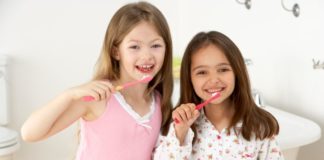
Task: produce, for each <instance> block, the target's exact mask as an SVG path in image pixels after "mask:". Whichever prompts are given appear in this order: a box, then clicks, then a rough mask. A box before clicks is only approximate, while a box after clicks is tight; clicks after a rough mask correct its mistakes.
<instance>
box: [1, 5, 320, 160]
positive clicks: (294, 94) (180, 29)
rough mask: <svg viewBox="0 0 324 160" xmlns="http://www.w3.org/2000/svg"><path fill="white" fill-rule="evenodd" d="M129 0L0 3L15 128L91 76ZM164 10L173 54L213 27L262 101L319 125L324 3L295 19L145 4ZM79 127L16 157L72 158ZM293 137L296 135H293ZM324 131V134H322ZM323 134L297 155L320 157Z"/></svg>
mask: <svg viewBox="0 0 324 160" xmlns="http://www.w3.org/2000/svg"><path fill="white" fill-rule="evenodd" d="M127 2H129V1H126V0H118V1H117V0H115V1H102V0H93V1H91V2H90V1H85V0H70V1H63V0H57V1H50V0H1V1H0V54H6V55H9V56H10V58H11V64H10V68H9V71H10V75H9V78H10V82H9V85H10V86H9V91H10V93H9V94H10V106H11V111H12V112H11V123H10V124H9V125H8V127H10V128H13V129H15V130H19V129H20V127H21V125H22V123H23V121H24V120H25V119H26V118H27V117H28V116H29V115H30V114H31V112H32V111H33V110H35V109H37V108H38V107H40V106H41V105H43V104H44V103H46V102H47V101H48V100H50V99H51V98H53V97H54V96H55V95H57V94H59V93H60V92H61V91H63V90H64V89H66V88H68V87H72V86H74V85H77V84H80V83H83V82H86V81H87V80H89V79H90V78H91V75H92V71H93V66H94V64H95V62H96V59H97V57H98V55H99V51H100V48H101V44H102V40H103V37H104V33H105V30H106V27H107V24H108V21H109V20H110V18H111V16H112V14H113V13H114V12H115V11H116V10H117V9H118V8H119V7H120V6H121V5H123V4H125V3H127ZM150 2H152V3H153V4H155V5H156V6H158V8H160V10H161V11H162V12H163V13H164V14H165V16H166V18H167V20H168V22H169V24H170V27H171V31H172V35H173V41H174V53H175V55H176V56H179V57H180V56H181V55H182V53H183V50H184V48H185V45H186V44H187V43H188V41H189V39H190V38H191V37H192V36H193V35H194V34H195V33H197V32H198V31H208V30H218V31H221V32H223V33H225V34H227V35H228V36H229V37H231V38H232V39H233V40H234V41H235V42H236V44H237V45H238V46H239V48H240V49H241V51H242V53H243V54H244V56H245V57H246V58H250V59H252V61H253V65H251V66H249V71H250V76H251V80H252V85H253V87H254V88H257V89H258V90H260V91H261V92H262V94H263V96H264V98H265V102H266V103H267V104H269V105H272V106H274V107H277V108H280V109H282V110H286V111H289V112H292V113H295V114H297V115H300V116H303V117H306V118H308V119H311V120H313V121H315V122H316V123H318V124H319V125H320V126H321V128H322V129H323V127H324V118H323V117H324V116H323V113H324V106H323V105H324V99H323V98H322V97H323V95H324V85H323V81H324V70H323V69H322V70H314V69H313V66H312V59H313V58H315V59H317V60H321V61H322V62H323V61H324V45H323V44H322V43H323V42H324V31H323V29H321V28H324V11H323V10H322V8H323V7H324V2H323V1H321V0H310V1H297V0H296V1H293V0H286V1H285V3H286V4H287V6H288V7H290V6H292V5H293V3H294V2H298V3H299V5H300V7H301V14H300V17H298V18H295V17H294V16H293V15H292V14H291V13H289V12H287V11H285V10H284V9H283V8H282V7H281V5H280V3H281V2H280V0H276V1H267V0H259V1H252V8H251V9H250V10H247V9H246V8H245V7H244V6H243V5H240V4H238V3H237V2H236V1H235V0H232V1H225V0H223V1H221V0H218V1H217V0H216V1H212V0H205V1H201V2H198V1H194V0H189V1H184V0H179V1H158V0H156V1H150ZM76 130H77V125H74V126H73V127H71V128H69V129H67V130H65V131H63V132H61V133H60V134H58V135H56V136H53V137H52V138H50V139H48V140H46V141H43V142H39V143H25V142H22V146H21V149H20V150H19V152H18V153H17V156H16V159H17V160H35V159H47V160H54V159H55V160H56V159H62V160H65V159H71V158H72V157H73V155H74V150H75V145H76V143H77V142H76V135H75V133H76ZM292 134H293V133H292ZM322 136H323V135H322ZM323 147H324V139H323V138H322V139H320V140H319V141H318V142H316V143H313V144H310V145H307V146H304V147H302V149H301V152H300V158H299V159H300V160H306V159H309V158H311V159H312V160H319V159H321V158H320V157H321V149H322V148H323Z"/></svg>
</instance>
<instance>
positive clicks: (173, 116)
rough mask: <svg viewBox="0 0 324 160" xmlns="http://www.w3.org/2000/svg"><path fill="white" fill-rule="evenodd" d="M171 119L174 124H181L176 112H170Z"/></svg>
mask: <svg viewBox="0 0 324 160" xmlns="http://www.w3.org/2000/svg"><path fill="white" fill-rule="evenodd" d="M172 119H173V120H174V122H175V123H176V124H178V123H180V122H182V119H181V117H180V115H179V114H178V113H177V111H173V112H172Z"/></svg>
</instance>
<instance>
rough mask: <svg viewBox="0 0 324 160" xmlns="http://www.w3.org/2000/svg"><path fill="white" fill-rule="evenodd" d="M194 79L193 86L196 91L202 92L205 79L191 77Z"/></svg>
mask: <svg viewBox="0 0 324 160" xmlns="http://www.w3.org/2000/svg"><path fill="white" fill-rule="evenodd" d="M191 80H192V86H193V88H194V90H195V92H196V93H199V92H200V89H201V88H202V85H203V81H201V80H199V79H197V78H191Z"/></svg>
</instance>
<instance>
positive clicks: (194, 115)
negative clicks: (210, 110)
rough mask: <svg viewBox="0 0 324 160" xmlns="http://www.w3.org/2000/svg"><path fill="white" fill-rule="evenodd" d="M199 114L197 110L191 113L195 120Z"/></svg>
mask: <svg viewBox="0 0 324 160" xmlns="http://www.w3.org/2000/svg"><path fill="white" fill-rule="evenodd" d="M199 115H200V112H199V111H198V110H195V111H194V113H193V119H194V120H196V119H197V118H198V117H199Z"/></svg>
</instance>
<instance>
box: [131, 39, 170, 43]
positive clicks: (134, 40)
mask: <svg viewBox="0 0 324 160" xmlns="http://www.w3.org/2000/svg"><path fill="white" fill-rule="evenodd" d="M155 41H162V42H163V41H164V40H163V38H156V39H153V40H151V41H150V42H149V43H152V42H155ZM128 42H136V43H142V41H140V40H136V39H130V40H129V41H128Z"/></svg>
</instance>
